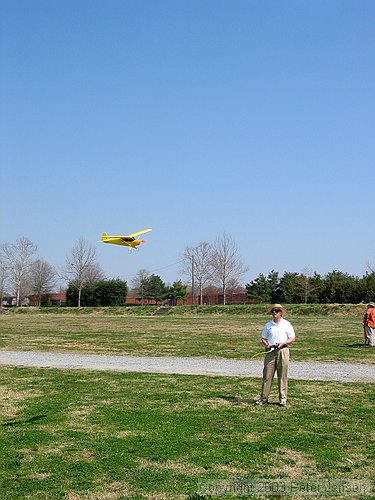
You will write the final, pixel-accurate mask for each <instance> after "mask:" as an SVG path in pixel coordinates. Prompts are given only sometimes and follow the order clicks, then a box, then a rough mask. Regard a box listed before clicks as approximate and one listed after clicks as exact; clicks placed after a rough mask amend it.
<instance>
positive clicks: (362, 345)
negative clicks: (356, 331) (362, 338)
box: [342, 342, 369, 349]
mask: <svg viewBox="0 0 375 500" xmlns="http://www.w3.org/2000/svg"><path fill="white" fill-rule="evenodd" d="M342 347H364V348H366V349H367V348H368V347H369V346H368V345H365V343H364V342H356V343H354V344H343V345H342Z"/></svg>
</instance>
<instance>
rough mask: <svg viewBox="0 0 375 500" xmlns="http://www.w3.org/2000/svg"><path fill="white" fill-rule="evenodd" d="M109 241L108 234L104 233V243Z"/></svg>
mask: <svg viewBox="0 0 375 500" xmlns="http://www.w3.org/2000/svg"><path fill="white" fill-rule="evenodd" d="M107 239H108V234H107V233H102V241H107Z"/></svg>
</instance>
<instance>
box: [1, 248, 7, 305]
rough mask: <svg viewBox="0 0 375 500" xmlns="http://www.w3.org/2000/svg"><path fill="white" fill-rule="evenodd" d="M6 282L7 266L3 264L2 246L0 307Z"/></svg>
mask: <svg viewBox="0 0 375 500" xmlns="http://www.w3.org/2000/svg"><path fill="white" fill-rule="evenodd" d="M6 282H7V268H6V265H5V259H4V256H3V253H2V248H0V309H1V307H2V305H3V300H4V295H5V291H6Z"/></svg>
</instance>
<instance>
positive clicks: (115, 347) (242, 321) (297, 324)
mask: <svg viewBox="0 0 375 500" xmlns="http://www.w3.org/2000/svg"><path fill="white" fill-rule="evenodd" d="M259 308H260V306H255V307H254V308H250V309H249V312H248V313H247V314H245V313H243V311H244V310H246V309H243V308H241V307H240V308H234V311H235V314H223V313H221V314H218V313H217V314H216V313H215V312H213V313H212V314H203V313H198V314H172V315H167V316H150V315H146V314H144V315H135V314H134V313H133V314H130V313H129V314H128V313H122V314H121V313H119V310H115V311H113V310H111V309H107V310H85V309H83V310H81V311H80V312H78V311H77V310H74V309H73V310H72V309H62V310H59V309H56V310H53V309H52V313H43V312H41V313H40V312H35V313H33V312H30V310H28V309H24V310H21V311H25V313H18V314H17V313H13V312H8V313H6V314H1V315H0V328H1V337H0V348H2V349H7V350H34V351H35V350H40V351H57V352H67V351H69V352H85V353H107V354H118V355H121V354H123V355H137V356H205V357H214V358H216V357H224V358H237V359H248V358H250V357H251V355H252V354H254V353H255V352H257V351H259V348H260V349H261V348H262V345H261V343H260V341H259V339H260V334H261V331H262V329H263V326H264V324H265V322H266V321H268V320H269V319H270V316H269V315H267V314H264V312H262V310H266V309H267V308H265V307H264V306H263V307H262V309H260V310H259ZM300 308H301V306H300ZM140 309H141V308H133V309H131V311H135V310H137V311H138V312H140ZM357 309H358V308H355V309H354V311H353V312H352V314H343V313H342V311H338V312H337V313H334V314H328V315H327V314H322V313H320V314H303V312H302V313H301V312H298V313H293V314H291V316H290V317H289V316H287V317H288V318H289V319H290V320H291V321H292V323H293V326H294V328H295V330H296V334H297V341H296V342H295V343H294V345H293V349H292V356H293V359H295V360H298V361H301V360H318V361H347V362H349V361H355V362H357V363H373V362H374V352H372V351H371V350H369V349H365V348H364V347H363V329H362V326H361V325H362V315H363V307H362V308H360V309H358V310H357ZM187 310H188V311H189V308H188V309H187ZM201 310H202V309H201ZM223 310H224V311H225V309H223V307H222V308H221V309H219V311H223ZM232 310H233V309H232ZM299 310H300V309H299ZM307 310H308V309H307ZM46 311H50V310H48V309H47V310H46ZM54 311H56V313H55V314H54V313H53V312H54ZM59 311H63V312H60V313H59V314H58V313H57V312H59ZM203 311H204V309H203ZM214 311H215V310H214ZM302 311H303V308H302ZM343 311H344V312H345V311H346V310H345V309H343ZM120 312H121V310H120ZM146 312H147V310H146ZM230 341H232V342H230Z"/></svg>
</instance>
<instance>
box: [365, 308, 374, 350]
mask: <svg viewBox="0 0 375 500" xmlns="http://www.w3.org/2000/svg"><path fill="white" fill-rule="evenodd" d="M363 328H364V334H365V345H368V346H370V347H375V304H374V303H373V302H370V303H369V304H367V310H366V312H365V315H364V317H363Z"/></svg>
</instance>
